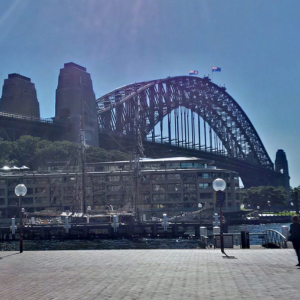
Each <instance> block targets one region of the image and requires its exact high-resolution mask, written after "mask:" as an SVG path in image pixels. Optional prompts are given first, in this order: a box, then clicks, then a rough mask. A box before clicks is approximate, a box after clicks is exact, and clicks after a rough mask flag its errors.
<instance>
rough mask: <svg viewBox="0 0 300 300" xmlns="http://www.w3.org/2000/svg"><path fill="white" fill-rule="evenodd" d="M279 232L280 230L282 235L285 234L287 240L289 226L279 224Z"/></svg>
mask: <svg viewBox="0 0 300 300" xmlns="http://www.w3.org/2000/svg"><path fill="white" fill-rule="evenodd" d="M281 232H282V235H284V236H285V238H286V240H288V238H289V235H290V233H289V228H288V227H287V226H281Z"/></svg>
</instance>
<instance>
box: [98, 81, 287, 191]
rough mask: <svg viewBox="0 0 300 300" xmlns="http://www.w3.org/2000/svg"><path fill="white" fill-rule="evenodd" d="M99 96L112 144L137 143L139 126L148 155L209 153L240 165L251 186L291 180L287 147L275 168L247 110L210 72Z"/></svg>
mask: <svg viewBox="0 0 300 300" xmlns="http://www.w3.org/2000/svg"><path fill="white" fill-rule="evenodd" d="M96 101H97V105H98V122H99V130H100V136H101V139H102V140H105V141H106V142H105V144H106V145H107V147H109V145H111V147H112V148H116V147H117V145H122V147H123V146H124V145H127V146H130V145H134V141H135V139H136V134H137V133H136V128H137V126H139V128H140V131H139V132H140V134H141V140H142V141H143V147H144V148H145V149H144V153H145V155H146V156H148V157H166V156H182V155H186V156H196V157H203V158H209V159H212V160H213V161H214V162H215V164H216V165H217V166H218V168H226V169H231V170H234V171H237V172H238V173H239V174H240V176H241V178H242V180H243V183H244V185H245V186H246V187H250V186H258V185H275V186H279V185H282V186H285V185H286V180H288V178H286V177H288V174H287V172H288V170H287V164H286V166H285V162H282V160H285V156H284V157H283V158H282V157H281V155H280V154H283V155H284V152H283V151H282V152H279V158H278V162H277V168H276V171H275V170H274V164H273V162H272V160H271V159H270V157H269V155H268V153H267V151H266V149H265V147H264V145H263V143H262V141H261V139H260V137H259V135H258V134H257V132H256V130H255V128H254V126H253V125H252V123H251V121H250V120H249V118H248V117H247V115H246V114H245V112H244V111H243V110H242V108H241V107H240V106H239V105H238V103H237V102H236V101H235V100H234V99H233V98H232V97H231V96H230V95H229V94H228V93H227V92H226V89H225V87H220V86H218V85H216V84H214V83H212V82H211V80H210V79H209V78H208V77H204V78H198V77H191V76H179V77H168V78H165V79H159V80H151V81H147V82H139V83H134V84H130V85H126V86H123V87H120V88H118V89H116V90H114V91H112V92H110V93H108V94H106V95H104V96H102V97H100V98H99V99H97V100H96ZM137 114H138V115H139V118H138V120H139V121H138V122H139V124H136V115H137ZM112 137H113V138H112ZM284 177H285V178H284Z"/></svg>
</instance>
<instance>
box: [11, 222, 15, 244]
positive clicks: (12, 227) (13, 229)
mask: <svg viewBox="0 0 300 300" xmlns="http://www.w3.org/2000/svg"><path fill="white" fill-rule="evenodd" d="M11 235H12V239H13V240H15V238H16V219H15V218H12V219H11Z"/></svg>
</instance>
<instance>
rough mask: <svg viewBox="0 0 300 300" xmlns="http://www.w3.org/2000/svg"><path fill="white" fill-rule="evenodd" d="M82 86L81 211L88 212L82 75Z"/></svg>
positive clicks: (80, 144)
mask: <svg viewBox="0 0 300 300" xmlns="http://www.w3.org/2000/svg"><path fill="white" fill-rule="evenodd" d="M80 86H81V103H80V105H81V109H80V136H79V139H80V141H79V151H80V155H79V157H80V169H81V195H80V196H81V197H80V206H81V207H80V208H81V212H83V213H84V214H85V213H86V201H85V149H86V143H85V119H84V113H83V112H84V109H83V104H84V101H83V86H82V80H81V77H80Z"/></svg>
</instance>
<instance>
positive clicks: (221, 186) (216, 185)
mask: <svg viewBox="0 0 300 300" xmlns="http://www.w3.org/2000/svg"><path fill="white" fill-rule="evenodd" d="M212 185H213V189H214V190H215V191H216V194H217V195H216V200H217V204H218V205H219V206H220V246H221V252H222V253H223V254H225V256H224V257H225V258H235V257H234V256H228V255H227V254H226V253H225V251H224V235H223V212H222V206H223V203H224V201H225V192H224V190H225V189H226V182H225V180H223V179H221V178H217V179H215V180H214V181H213V184H212Z"/></svg>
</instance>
